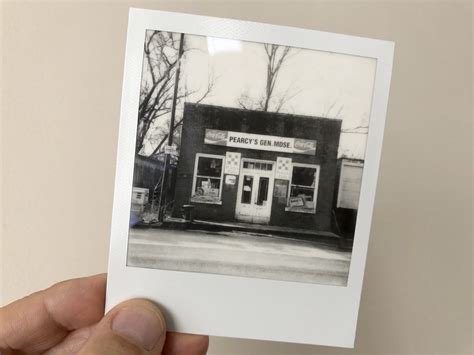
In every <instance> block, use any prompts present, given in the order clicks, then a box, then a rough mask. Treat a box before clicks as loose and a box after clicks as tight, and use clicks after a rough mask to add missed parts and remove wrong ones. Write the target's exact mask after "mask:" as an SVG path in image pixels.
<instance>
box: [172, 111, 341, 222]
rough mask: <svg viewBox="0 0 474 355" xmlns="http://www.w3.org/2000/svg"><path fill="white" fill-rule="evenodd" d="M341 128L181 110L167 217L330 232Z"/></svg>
mask: <svg viewBox="0 0 474 355" xmlns="http://www.w3.org/2000/svg"><path fill="white" fill-rule="evenodd" d="M341 123H342V121H341V120H338V119H327V118H318V117H309V116H299V115H290V114H279V113H271V112H262V111H251V110H241V109H235V108H227V107H220V106H210V105H200V104H186V105H185V108H184V116H183V127H182V135H181V142H182V143H181V149H180V155H179V163H178V171H177V180H176V190H175V201H174V210H173V215H174V216H176V217H178V216H180V215H181V208H182V206H183V205H189V204H192V205H194V212H193V213H194V218H196V219H201V220H210V221H220V222H231V221H241V222H246V223H258V224H270V225H276V226H289V227H297V228H306V229H315V230H330V229H331V213H332V207H333V199H334V188H335V185H336V184H335V182H336V169H337V151H338V146H339V138H340V131H341Z"/></svg>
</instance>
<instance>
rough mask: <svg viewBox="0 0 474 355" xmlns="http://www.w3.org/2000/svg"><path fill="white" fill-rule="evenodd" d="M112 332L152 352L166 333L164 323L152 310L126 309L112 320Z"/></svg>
mask: <svg viewBox="0 0 474 355" xmlns="http://www.w3.org/2000/svg"><path fill="white" fill-rule="evenodd" d="M112 330H113V331H114V332H115V333H117V334H119V335H120V336H123V337H125V338H128V339H130V340H131V341H133V342H134V343H135V344H136V345H138V346H141V347H142V348H143V349H145V350H147V351H150V350H153V349H154V348H155V346H156V345H157V343H158V341H159V340H160V338H161V337H162V336H163V334H164V333H165V329H164V328H163V322H162V320H161V319H160V318H159V316H158V315H157V314H156V313H154V312H153V311H151V310H146V309H142V308H138V307H135V308H124V309H122V310H120V311H119V313H118V314H117V315H116V316H115V317H114V319H113V320H112Z"/></svg>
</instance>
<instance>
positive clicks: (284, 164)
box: [275, 157, 293, 180]
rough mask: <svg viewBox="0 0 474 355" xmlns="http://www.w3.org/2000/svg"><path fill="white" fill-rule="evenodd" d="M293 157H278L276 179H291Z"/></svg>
mask: <svg viewBox="0 0 474 355" xmlns="http://www.w3.org/2000/svg"><path fill="white" fill-rule="evenodd" d="M292 171H293V169H292V167H291V158H285V157H277V163H276V171H275V179H282V180H291V174H292Z"/></svg>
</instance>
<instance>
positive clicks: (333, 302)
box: [106, 8, 394, 347]
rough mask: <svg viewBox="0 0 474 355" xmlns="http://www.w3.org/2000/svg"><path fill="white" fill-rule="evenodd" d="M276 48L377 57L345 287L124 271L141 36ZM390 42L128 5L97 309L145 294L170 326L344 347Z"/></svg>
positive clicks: (353, 309) (358, 276) (356, 292)
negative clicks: (155, 33)
mask: <svg viewBox="0 0 474 355" xmlns="http://www.w3.org/2000/svg"><path fill="white" fill-rule="evenodd" d="M150 29H152V30H162V31H169V32H177V33H185V34H192V35H200V36H210V37H220V38H227V39H235V40H241V41H250V42H261V43H272V44H280V45H285V46H291V47H297V48H307V49H313V50H320V51H328V52H336V53H341V54H348V55H354V56H362V57H370V58H375V59H376V60H377V64H376V66H377V67H376V75H375V83H374V92H373V100H372V108H371V113H370V119H369V133H368V139H367V149H366V157H365V164H364V171H363V177H362V187H361V192H360V202H359V210H358V217H357V223H356V229H355V237H354V247H353V252H352V259H351V264H350V271H349V279H348V283H347V287H335V286H325V285H318V284H311V283H300V282H287V281H276V280H266V279H257V278H246V277H235V276H225V275H217V274H204V273H195V272H183V271H171V270H158V269H146V268H137V267H127V266H126V264H127V245H128V233H129V218H130V206H131V203H130V202H131V194H132V181H133V168H134V158H135V137H136V130H137V119H138V117H137V112H138V106H139V97H140V95H139V90H140V81H141V76H142V63H143V61H142V59H143V43H144V39H145V32H146V30H150ZM393 52H394V43H393V42H389V41H382V40H374V39H367V38H361V37H353V36H347V35H342V34H334V33H328V32H320V31H314V30H306V29H300V28H293V27H284V26H276V25H269V24H262V23H254V22H247V21H239V20H230V19H221V18H214V17H205V16H196V15H189V14H181V13H172V12H163V11H156V10H142V9H133V8H132V9H130V12H129V23H128V33H127V48H126V55H125V67H124V78H123V91H122V104H121V114H120V130H119V142H118V151H117V165H116V177H115V192H114V202H113V216H112V228H111V242H110V254H109V276H108V283H107V299H106V309H107V310H109V309H110V308H112V307H113V306H114V305H116V304H118V303H120V302H122V301H124V300H126V299H130V298H134V297H140V298H149V299H152V300H155V301H156V302H158V303H159V304H160V305H161V307H162V309H163V310H164V312H165V314H166V317H167V323H168V327H169V329H170V330H173V331H179V332H185V333H195V334H208V335H214V336H228V337H236V338H250V339H263V340H274V341H284V342H295V343H306V344H319V345H328V346H339V347H353V346H354V340H355V332H356V324H357V315H358V310H359V301H360V295H361V290H362V282H363V276H364V269H365V262H366V255H367V246H368V240H369V233H370V226H371V219H372V211H373V206H374V199H375V190H376V184H377V175H378V169H379V161H380V156H381V150H382V140H383V131H384V125H385V116H386V112H387V104H388V95H389V87H390V78H391V73H392V62H393Z"/></svg>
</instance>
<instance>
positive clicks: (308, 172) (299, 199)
mask: <svg viewBox="0 0 474 355" xmlns="http://www.w3.org/2000/svg"><path fill="white" fill-rule="evenodd" d="M318 173H319V172H318V167H317V166H316V165H297V164H294V165H293V173H292V177H291V186H290V195H289V197H288V205H287V208H286V210H287V211H292V212H302V213H314V212H315V210H316V193H317V189H318Z"/></svg>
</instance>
